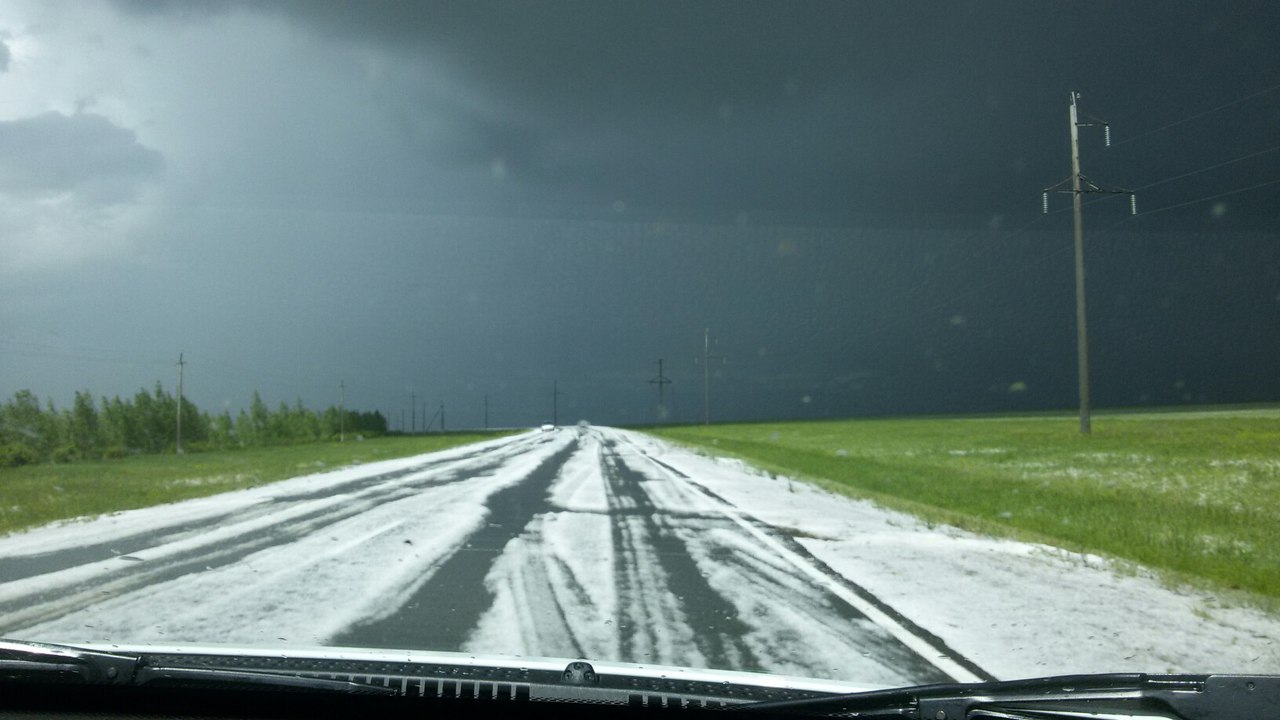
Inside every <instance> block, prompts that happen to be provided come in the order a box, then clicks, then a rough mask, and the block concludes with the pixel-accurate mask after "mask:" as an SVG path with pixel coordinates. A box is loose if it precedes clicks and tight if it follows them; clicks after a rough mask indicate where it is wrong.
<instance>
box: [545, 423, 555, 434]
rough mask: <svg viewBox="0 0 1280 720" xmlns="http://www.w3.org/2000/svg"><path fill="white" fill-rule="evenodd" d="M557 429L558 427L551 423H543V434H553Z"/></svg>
mask: <svg viewBox="0 0 1280 720" xmlns="http://www.w3.org/2000/svg"><path fill="white" fill-rule="evenodd" d="M555 429H556V426H555V425H552V424H551V423H543V425H542V432H551V431H552V430H555Z"/></svg>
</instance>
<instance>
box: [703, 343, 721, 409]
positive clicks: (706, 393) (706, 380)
mask: <svg viewBox="0 0 1280 720" xmlns="http://www.w3.org/2000/svg"><path fill="white" fill-rule="evenodd" d="M712 360H724V356H723V355H712V354H711V329H710V328H707V329H705V330H703V332H702V424H703V425H710V424H711V361H712Z"/></svg>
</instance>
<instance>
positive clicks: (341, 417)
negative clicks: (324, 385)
mask: <svg viewBox="0 0 1280 720" xmlns="http://www.w3.org/2000/svg"><path fill="white" fill-rule="evenodd" d="M338 388H339V389H340V390H341V391H342V395H341V396H340V397H339V399H338V442H346V441H347V382H346V381H345V380H341V381H339V382H338Z"/></svg>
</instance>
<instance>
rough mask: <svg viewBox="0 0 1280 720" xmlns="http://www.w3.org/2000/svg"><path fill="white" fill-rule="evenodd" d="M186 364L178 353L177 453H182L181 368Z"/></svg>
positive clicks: (175, 445) (175, 448)
mask: <svg viewBox="0 0 1280 720" xmlns="http://www.w3.org/2000/svg"><path fill="white" fill-rule="evenodd" d="M186 364H187V363H186V362H185V361H183V359H182V353H178V418H177V419H178V426H177V442H176V443H175V444H174V450H175V452H176V453H177V454H178V455H181V454H182V370H183V366H185V365H186Z"/></svg>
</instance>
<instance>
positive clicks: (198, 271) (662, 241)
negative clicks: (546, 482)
mask: <svg viewBox="0 0 1280 720" xmlns="http://www.w3.org/2000/svg"><path fill="white" fill-rule="evenodd" d="M1072 90H1075V91H1078V92H1080V93H1081V97H1080V106H1081V109H1082V111H1083V112H1085V113H1087V114H1088V115H1089V116H1091V117H1095V118H1101V119H1105V120H1106V121H1108V122H1110V123H1111V126H1112V140H1113V146H1112V147H1111V148H1104V147H1103V136H1102V131H1101V128H1099V127H1093V128H1085V129H1083V130H1082V131H1081V133H1082V157H1083V163H1084V173H1085V175H1087V176H1088V177H1089V178H1090V179H1092V180H1093V181H1095V182H1097V183H1099V184H1101V185H1105V186H1111V187H1118V188H1130V189H1137V190H1138V191H1139V192H1138V208H1139V210H1140V211H1141V213H1140V214H1139V215H1138V216H1137V217H1130V216H1129V214H1128V210H1129V207H1128V204H1127V202H1126V201H1125V200H1124V199H1123V198H1119V197H1110V196H1107V197H1104V196H1090V197H1089V198H1088V200H1089V201H1093V200H1097V199H1101V200H1102V201H1101V202H1097V203H1096V204H1093V205H1090V206H1089V207H1088V208H1086V211H1085V229H1086V234H1087V241H1086V243H1087V262H1088V264H1089V301H1090V308H1089V311H1090V322H1091V335H1090V338H1091V342H1092V350H1093V352H1092V357H1093V362H1094V388H1095V402H1096V404H1099V405H1104V406H1105V405H1138V404H1167V403H1174V402H1195V403H1211V402H1256V401H1276V400H1280V360H1278V359H1277V358H1280V244H1278V242H1280V5H1276V4H1274V3H1264V2H1252V3H1245V2H1239V3H1232V2H1213V3H1190V2H1185V3H1184V2H1178V3H1169V2H1123V3H1028V2H1000V3H994V2H972V3H961V2H937V3H923V2H904V1H902V0H894V1H892V2H874V3H873V2H852V1H851V2H835V3H823V2H804V3H795V2H747V1H742V0H732V1H730V2H699V1H694V2H683V1H682V2H635V3H632V2H626V3H623V2H606V1H603V0H584V1H583V2H556V3H540V2H475V1H474V0H467V1H466V2H462V1H459V2H451V3H435V2H429V3H428V2H421V3H394V4H392V3H376V2H359V3H341V4H339V3H328V2H311V1H305V2H304V1H301V0H300V1H299V2H275V3H239V2H230V1H226V2H214V1H210V2H188V1H183V2H173V3H165V2H123V1H121V2H65V3H63V2H59V3H48V2H43V1H40V0H31V1H29V2H24V1H22V0H5V1H4V2H2V3H0V394H2V395H4V396H11V395H12V394H13V392H15V391H17V390H19V389H23V388H27V389H30V390H32V391H34V392H35V393H37V394H38V395H40V396H42V397H49V398H52V399H53V400H54V402H55V403H58V404H59V405H63V404H66V403H67V402H69V400H70V398H71V395H72V393H73V392H74V391H75V390H77V389H85V390H89V391H90V392H92V393H93V394H94V395H98V396H101V395H107V396H110V395H116V394H119V395H132V394H133V393H134V392H136V391H137V390H138V389H139V388H141V387H151V386H152V385H154V384H155V383H156V382H157V381H159V382H161V383H163V384H164V385H165V386H166V387H167V388H169V389H170V391H172V390H173V387H174V386H175V384H176V380H177V368H176V366H175V363H176V361H177V359H178V355H179V353H180V352H181V353H183V354H184V357H185V359H186V360H187V362H188V364H187V365H186V389H187V393H188V395H189V397H191V398H192V399H193V400H194V401H195V402H196V403H197V404H198V405H200V407H201V408H203V409H206V410H211V411H218V410H220V409H222V408H224V407H225V408H229V409H231V410H232V412H233V413H234V412H235V411H236V410H238V409H239V408H240V407H242V406H245V405H247V403H248V400H249V398H250V397H251V395H252V393H253V391H254V390H255V389H256V390H258V391H260V392H261V393H262V395H263V397H264V399H266V400H267V401H268V402H269V403H271V404H272V405H274V404H276V403H278V402H280V401H285V402H289V403H292V402H293V401H294V400H295V399H297V398H301V399H302V401H303V402H304V403H305V404H307V405H308V406H310V407H317V408H318V407H323V406H325V405H328V404H336V403H337V401H338V396H339V383H340V382H341V383H345V384H346V387H347V404H348V406H350V407H354V408H359V409H365V410H372V409H377V410H381V411H383V412H384V413H386V414H388V415H389V416H390V417H391V420H392V423H393V425H396V424H398V423H399V414H400V412H401V411H404V412H405V413H406V420H407V418H408V413H409V398H410V396H411V394H413V395H414V396H416V397H417V399H418V402H419V405H421V404H422V403H424V402H425V403H426V405H427V410H428V414H434V413H435V412H436V409H437V408H438V407H439V405H440V404H441V403H444V405H445V407H446V414H447V417H448V419H449V424H450V426H453V427H458V426H467V425H470V426H477V425H479V424H481V422H482V410H483V403H484V398H485V396H486V395H487V396H488V397H489V405H490V414H491V422H492V423H493V424H495V425H503V424H531V423H538V422H542V421H544V420H548V419H550V415H551V412H552V387H553V383H558V387H559V390H560V393H561V394H560V397H559V409H560V417H559V420H560V421H561V422H571V421H574V420H577V419H579V418H584V419H589V420H592V421H596V422H608V423H637V422H649V421H652V420H653V419H654V418H655V417H656V416H657V415H656V412H657V399H658V398H657V392H656V386H655V385H653V384H650V382H649V381H650V380H652V379H654V378H655V377H656V375H657V366H656V363H657V360H658V359H659V358H663V359H664V360H665V367H664V370H665V375H666V376H667V377H669V378H670V379H671V380H672V384H671V385H670V386H669V387H668V388H667V390H668V395H667V404H668V406H669V411H670V418H671V419H673V420H695V419H700V417H701V414H702V410H703V408H702V369H703V368H702V366H701V365H700V364H698V362H695V359H696V358H697V357H698V356H699V355H700V354H701V353H702V351H703V336H704V330H705V329H710V331H711V333H712V335H713V336H714V337H715V338H716V340H717V342H716V344H715V346H714V347H713V348H712V351H713V353H714V354H715V355H718V356H722V358H723V359H722V360H716V361H715V362H714V363H713V364H712V366H711V368H710V370H711V378H712V380H711V412H712V417H713V419H752V418H793V417H794V418H803V417H824V416H847V415H856V414H884V413H920V412H959V411H989V410H1007V409H1041V408H1069V407H1072V406H1073V403H1074V401H1075V354H1074V353H1075V349H1074V348H1075V345H1074V342H1075V325H1074V301H1073V291H1074V285H1073V275H1072V260H1071V257H1072V256H1071V213H1070V212H1069V207H1070V196H1069V195H1057V194H1055V195H1053V196H1052V197H1051V200H1050V209H1051V210H1052V211H1054V212H1053V213H1052V214H1049V215H1042V214H1041V212H1040V210H1041V191H1042V189H1044V188H1045V187H1047V186H1052V185H1054V184H1056V183H1058V182H1059V181H1061V180H1064V179H1066V178H1067V177H1068V176H1069V173H1070V165H1069V161H1070V154H1069V142H1068V124H1067V109H1068V100H1069V92H1071V91H1072ZM420 410H421V408H419V411H420ZM415 414H416V413H415ZM418 422H421V421H420V420H418Z"/></svg>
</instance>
